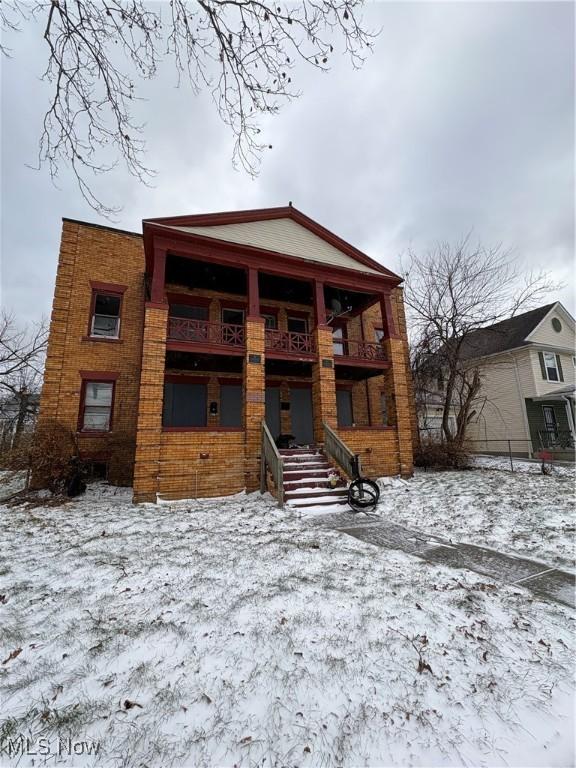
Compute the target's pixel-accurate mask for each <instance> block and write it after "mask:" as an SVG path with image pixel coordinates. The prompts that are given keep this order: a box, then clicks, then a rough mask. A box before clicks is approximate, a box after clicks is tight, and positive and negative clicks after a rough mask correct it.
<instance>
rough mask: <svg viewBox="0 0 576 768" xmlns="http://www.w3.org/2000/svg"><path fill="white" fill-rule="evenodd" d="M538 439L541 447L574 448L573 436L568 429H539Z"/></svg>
mask: <svg viewBox="0 0 576 768" xmlns="http://www.w3.org/2000/svg"><path fill="white" fill-rule="evenodd" d="M538 440H539V441H540V445H541V446H542V448H544V449H546V448H574V436H573V435H572V432H570V430H568V429H540V430H538Z"/></svg>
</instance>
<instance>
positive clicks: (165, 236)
mask: <svg viewBox="0 0 576 768" xmlns="http://www.w3.org/2000/svg"><path fill="white" fill-rule="evenodd" d="M153 243H154V246H155V247H154V248H153V247H152V244H153ZM144 244H145V252H146V271H147V273H148V274H151V273H152V272H153V265H154V255H153V253H154V252H155V251H156V250H157V249H160V250H162V249H163V250H164V251H166V250H169V251H170V252H171V253H175V254H176V255H179V256H184V257H188V258H194V259H200V260H204V261H210V262H215V263H220V264H227V265H231V266H234V267H237V268H238V267H244V268H246V267H254V268H256V269H258V270H260V271H261V272H265V273H268V274H278V275H283V276H286V277H296V278H297V279H300V280H305V279H309V280H313V279H317V280H322V281H324V284H325V285H331V286H334V287H337V288H338V287H339V288H349V289H351V290H354V291H356V292H360V293H368V294H374V292H375V291H377V290H378V289H380V290H385V289H386V288H390V287H391V286H396V285H399V284H400V282H401V279H400V278H399V277H397V276H394V275H390V276H388V275H385V274H378V275H377V274H366V273H364V272H362V271H358V272H357V271H356V270H354V269H348V268H346V267H337V266H334V265H333V264H330V265H327V264H320V263H318V262H313V261H307V260H306V259H301V258H299V257H297V256H288V255H286V254H285V253H280V252H278V251H269V250H265V249H262V248H255V247H254V246H251V245H243V244H239V243H230V242H227V241H225V240H215V239H214V238H210V237H205V236H203V235H197V234H192V233H189V232H178V231H176V230H170V229H166V228H161V227H157V226H155V225H153V224H150V225H149V228H148V230H147V231H146V232H145V235H144Z"/></svg>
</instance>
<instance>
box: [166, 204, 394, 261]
mask: <svg viewBox="0 0 576 768" xmlns="http://www.w3.org/2000/svg"><path fill="white" fill-rule="evenodd" d="M170 229H177V230H179V231H181V232H191V233H194V234H197V235H204V236H205V237H214V238H216V239H217V240H227V241H228V242H231V243H242V244H243V245H252V246H254V247H255V248H263V249H264V250H268V251H277V252H278V253H285V254H286V255H287V256H296V257H298V258H301V259H307V260H309V261H316V262H320V263H322V264H331V265H333V266H336V267H345V268H347V269H354V270H356V271H357V272H367V273H369V274H373V275H380V274H382V273H381V272H378V270H376V269H372V267H367V266H365V265H364V264H362V263H361V262H359V261H356V260H355V259H353V258H352V257H351V256H348V255H347V254H346V253H342V251H339V250H338V249H337V248H335V247H334V246H333V245H330V243H327V242H326V241H325V240H323V239H322V238H321V237H318V236H317V235H315V234H314V233H313V232H310V230H309V229H306V228H305V227H303V226H301V225H300V224H297V223H296V222H295V221H293V220H292V219H288V218H282V219H268V220H263V221H249V222H245V223H243V224H222V225H217V226H209V227H170Z"/></svg>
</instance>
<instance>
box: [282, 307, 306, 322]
mask: <svg viewBox="0 0 576 768" xmlns="http://www.w3.org/2000/svg"><path fill="white" fill-rule="evenodd" d="M311 316H312V310H310V311H309V312H304V311H303V310H301V309H288V308H286V319H288V318H290V317H297V318H298V319H299V320H302V319H304V320H308V323H310V317H311Z"/></svg>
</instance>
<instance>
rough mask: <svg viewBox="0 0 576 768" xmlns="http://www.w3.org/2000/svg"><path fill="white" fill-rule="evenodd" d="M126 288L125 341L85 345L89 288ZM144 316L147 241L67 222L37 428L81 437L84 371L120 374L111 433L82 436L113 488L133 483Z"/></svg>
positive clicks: (83, 450)
mask: <svg viewBox="0 0 576 768" xmlns="http://www.w3.org/2000/svg"><path fill="white" fill-rule="evenodd" d="M91 280H93V281H98V282H103V283H115V284H119V285H125V286H127V290H126V291H125V293H124V295H123V301H122V310H121V325H120V341H119V342H112V341H91V340H89V339H88V338H87V334H88V327H89V320H90V318H89V315H90V305H91V300H92V288H91V286H90V281H91ZM143 314H144V251H143V247H142V238H141V237H139V236H137V235H131V234H128V233H123V232H119V231H110V230H107V229H102V228H99V227H94V226H87V225H83V224H79V223H75V222H69V221H64V222H63V226H62V239H61V246H60V257H59V263H58V271H57V274H56V286H55V291H54V301H53V305H52V316H51V321H50V337H49V342H48V353H47V359H46V371H45V377H44V385H43V389H42V397H41V402H40V416H39V429H42V428H44V427H46V428H48V426H49V425H50V423H53V422H56V423H58V424H59V425H61V426H63V427H64V428H65V429H67V430H70V431H71V432H74V433H76V431H77V425H78V415H79V413H78V412H79V407H80V394H81V386H82V379H81V376H80V371H82V370H84V371H103V372H114V373H118V374H119V375H118V379H117V381H116V389H115V399H114V413H113V421H112V426H113V429H112V432H110V433H109V434H108V435H105V436H101V437H100V436H99V437H94V436H93V437H90V436H88V435H83V434H79V435H78V445H79V449H80V451H81V453H82V454H84V455H87V456H90V455H92V456H108V457H109V471H110V479H111V481H112V482H115V483H119V484H122V485H129V484H130V483H131V481H132V472H133V462H134V442H135V433H136V415H137V404H138V388H139V378H140V366H141V350H142V327H143Z"/></svg>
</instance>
